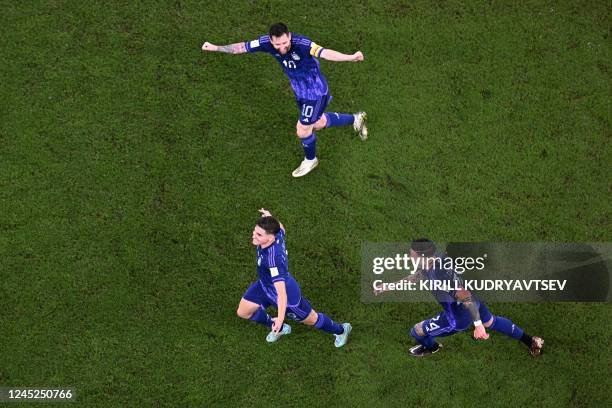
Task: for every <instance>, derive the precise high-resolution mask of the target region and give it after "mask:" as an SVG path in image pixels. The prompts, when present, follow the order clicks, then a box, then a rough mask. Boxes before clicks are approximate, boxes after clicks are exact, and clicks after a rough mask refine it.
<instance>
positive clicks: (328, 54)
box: [319, 48, 363, 62]
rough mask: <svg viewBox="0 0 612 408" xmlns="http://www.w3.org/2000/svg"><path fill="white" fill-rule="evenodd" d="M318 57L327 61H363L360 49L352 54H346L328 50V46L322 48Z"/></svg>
mask: <svg viewBox="0 0 612 408" xmlns="http://www.w3.org/2000/svg"><path fill="white" fill-rule="evenodd" d="M319 57H320V58H323V59H324V60H327V61H335V62H358V61H363V53H362V52H361V51H357V52H356V53H354V54H351V55H348V54H343V53H341V52H338V51H334V50H330V49H329V48H325V49H323V51H321V55H319Z"/></svg>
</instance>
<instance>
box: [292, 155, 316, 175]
mask: <svg viewBox="0 0 612 408" xmlns="http://www.w3.org/2000/svg"><path fill="white" fill-rule="evenodd" d="M318 164H319V160H318V159H317V158H316V157H315V158H314V159H312V160H308V159H304V160H302V163H300V167H298V168H297V169H295V170H293V173H291V175H292V176H293V177H302V176H305V175H307V174H308V173H310V172H311V171H312V170H314V168H315V167H317V165H318Z"/></svg>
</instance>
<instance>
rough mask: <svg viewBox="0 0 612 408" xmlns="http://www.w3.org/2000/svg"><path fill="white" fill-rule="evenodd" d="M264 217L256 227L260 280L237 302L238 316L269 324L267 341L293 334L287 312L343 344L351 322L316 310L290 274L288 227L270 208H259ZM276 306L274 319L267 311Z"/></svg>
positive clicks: (254, 235) (254, 243)
mask: <svg viewBox="0 0 612 408" xmlns="http://www.w3.org/2000/svg"><path fill="white" fill-rule="evenodd" d="M259 211H260V212H261V214H262V217H261V218H260V219H259V220H258V221H257V225H255V228H254V229H253V236H252V239H253V245H255V246H257V273H258V274H259V279H258V280H257V281H255V282H254V283H253V284H252V285H251V286H250V287H249V288H248V289H247V291H246V292H245V294H244V296H243V297H242V299H241V300H240V304H239V305H238V310H237V313H238V316H240V317H242V318H243V319H249V320H253V321H254V322H257V323H259V324H262V325H264V326H267V327H270V328H271V329H272V331H270V333H268V336H267V337H266V341H268V342H269V343H273V342H275V341H277V340H278V339H279V338H280V336H282V335H285V334H289V333H291V326H289V325H288V324H286V323H284V320H285V315H286V316H287V317H289V318H291V319H293V320H295V321H298V322H301V323H304V324H306V325H308V326H314V327H315V328H317V329H320V330H323V331H326V332H328V333H332V334H334V335H335V337H336V339H335V341H334V344H335V346H336V347H342V346H344V345H345V344H346V342H347V340H348V335H349V334H350V332H351V329H352V327H351V325H350V323H343V324H338V323H335V322H334V321H333V320H332V319H330V318H329V317H327V316H326V315H324V314H323V313H317V312H315V310H314V309H313V308H312V306H310V302H308V300H307V299H306V298H304V297H302V295H301V292H300V287H299V285H298V283H297V282H296V281H295V279H293V276H291V274H290V273H289V268H288V264H289V262H288V258H287V251H286V249H285V229H284V227H283V226H282V224H281V223H280V222H278V220H277V219H276V218H274V217H272V215H271V214H270V212H269V211H267V210H264V209H263V208H262V209H261V210H259ZM268 306H274V307H276V309H277V310H278V315H277V317H276V318H275V319H272V318H271V317H270V315H268V313H267V312H266V308H267V307H268Z"/></svg>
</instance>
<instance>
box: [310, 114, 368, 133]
mask: <svg viewBox="0 0 612 408" xmlns="http://www.w3.org/2000/svg"><path fill="white" fill-rule="evenodd" d="M366 118H367V115H366V113H365V112H357V113H339V112H325V113H324V114H323V116H322V117H321V119H319V121H318V122H317V123H316V124H315V130H318V129H322V128H329V127H336V126H349V125H353V129H354V130H355V132H357V134H358V135H359V138H360V139H361V140H366V139H367V138H368V128H367V126H366Z"/></svg>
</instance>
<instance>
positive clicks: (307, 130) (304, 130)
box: [295, 122, 313, 139]
mask: <svg viewBox="0 0 612 408" xmlns="http://www.w3.org/2000/svg"><path fill="white" fill-rule="evenodd" d="M312 128H313V127H312V126H306V125H302V124H301V123H300V122H298V123H297V125H296V127H295V130H296V134H297V137H299V138H300V139H304V138H307V137H308V136H310V135H312Z"/></svg>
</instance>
